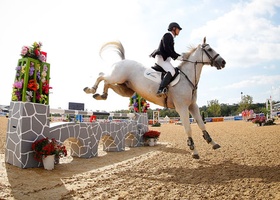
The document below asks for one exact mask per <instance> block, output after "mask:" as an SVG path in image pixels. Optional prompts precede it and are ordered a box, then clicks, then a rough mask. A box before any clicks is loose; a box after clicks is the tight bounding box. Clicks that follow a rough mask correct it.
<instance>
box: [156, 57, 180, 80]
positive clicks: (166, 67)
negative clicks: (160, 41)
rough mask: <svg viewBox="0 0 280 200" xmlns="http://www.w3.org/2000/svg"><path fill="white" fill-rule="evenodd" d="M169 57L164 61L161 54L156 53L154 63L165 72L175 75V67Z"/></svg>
mask: <svg viewBox="0 0 280 200" xmlns="http://www.w3.org/2000/svg"><path fill="white" fill-rule="evenodd" d="M170 61H171V57H168V58H167V59H166V60H165V61H164V60H163V58H162V56H161V55H156V63H157V64H158V65H159V66H161V67H162V68H163V69H164V70H165V71H166V72H170V73H171V75H172V76H174V75H175V69H174V67H173V65H172V64H171V63H170Z"/></svg>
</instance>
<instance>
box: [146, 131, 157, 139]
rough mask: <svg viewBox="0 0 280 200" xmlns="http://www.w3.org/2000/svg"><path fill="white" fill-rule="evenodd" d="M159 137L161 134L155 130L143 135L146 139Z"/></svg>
mask: <svg viewBox="0 0 280 200" xmlns="http://www.w3.org/2000/svg"><path fill="white" fill-rule="evenodd" d="M159 136H160V132H159V131H154V130H150V131H148V132H146V133H145V134H144V135H143V137H144V138H157V137H159Z"/></svg>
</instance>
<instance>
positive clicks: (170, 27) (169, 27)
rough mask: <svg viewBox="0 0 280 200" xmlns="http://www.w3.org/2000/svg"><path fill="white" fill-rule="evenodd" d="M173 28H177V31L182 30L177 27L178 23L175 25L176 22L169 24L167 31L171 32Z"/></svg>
mask: <svg viewBox="0 0 280 200" xmlns="http://www.w3.org/2000/svg"><path fill="white" fill-rule="evenodd" d="M173 27H176V28H178V29H179V30H182V28H181V27H180V25H179V24H178V23H176V22H172V23H170V24H169V26H168V30H169V31H172V29H173Z"/></svg>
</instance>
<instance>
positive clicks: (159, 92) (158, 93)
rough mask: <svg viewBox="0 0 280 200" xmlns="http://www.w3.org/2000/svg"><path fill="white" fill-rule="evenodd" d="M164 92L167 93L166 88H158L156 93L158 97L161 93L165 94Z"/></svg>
mask: <svg viewBox="0 0 280 200" xmlns="http://www.w3.org/2000/svg"><path fill="white" fill-rule="evenodd" d="M166 93H167V88H163V89H162V90H160V89H159V90H158V91H157V94H156V95H157V96H158V97H161V96H162V95H165V94H166Z"/></svg>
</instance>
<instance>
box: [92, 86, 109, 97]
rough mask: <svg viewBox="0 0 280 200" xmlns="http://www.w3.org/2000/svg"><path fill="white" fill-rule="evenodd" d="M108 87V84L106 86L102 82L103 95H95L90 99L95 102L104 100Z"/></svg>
mask: <svg viewBox="0 0 280 200" xmlns="http://www.w3.org/2000/svg"><path fill="white" fill-rule="evenodd" d="M109 87H110V84H108V83H107V82H106V81H104V88H103V94H102V95H100V94H98V93H95V94H94V95H92V97H93V98H95V99H96V100H106V99H107V97H108V89H109Z"/></svg>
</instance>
